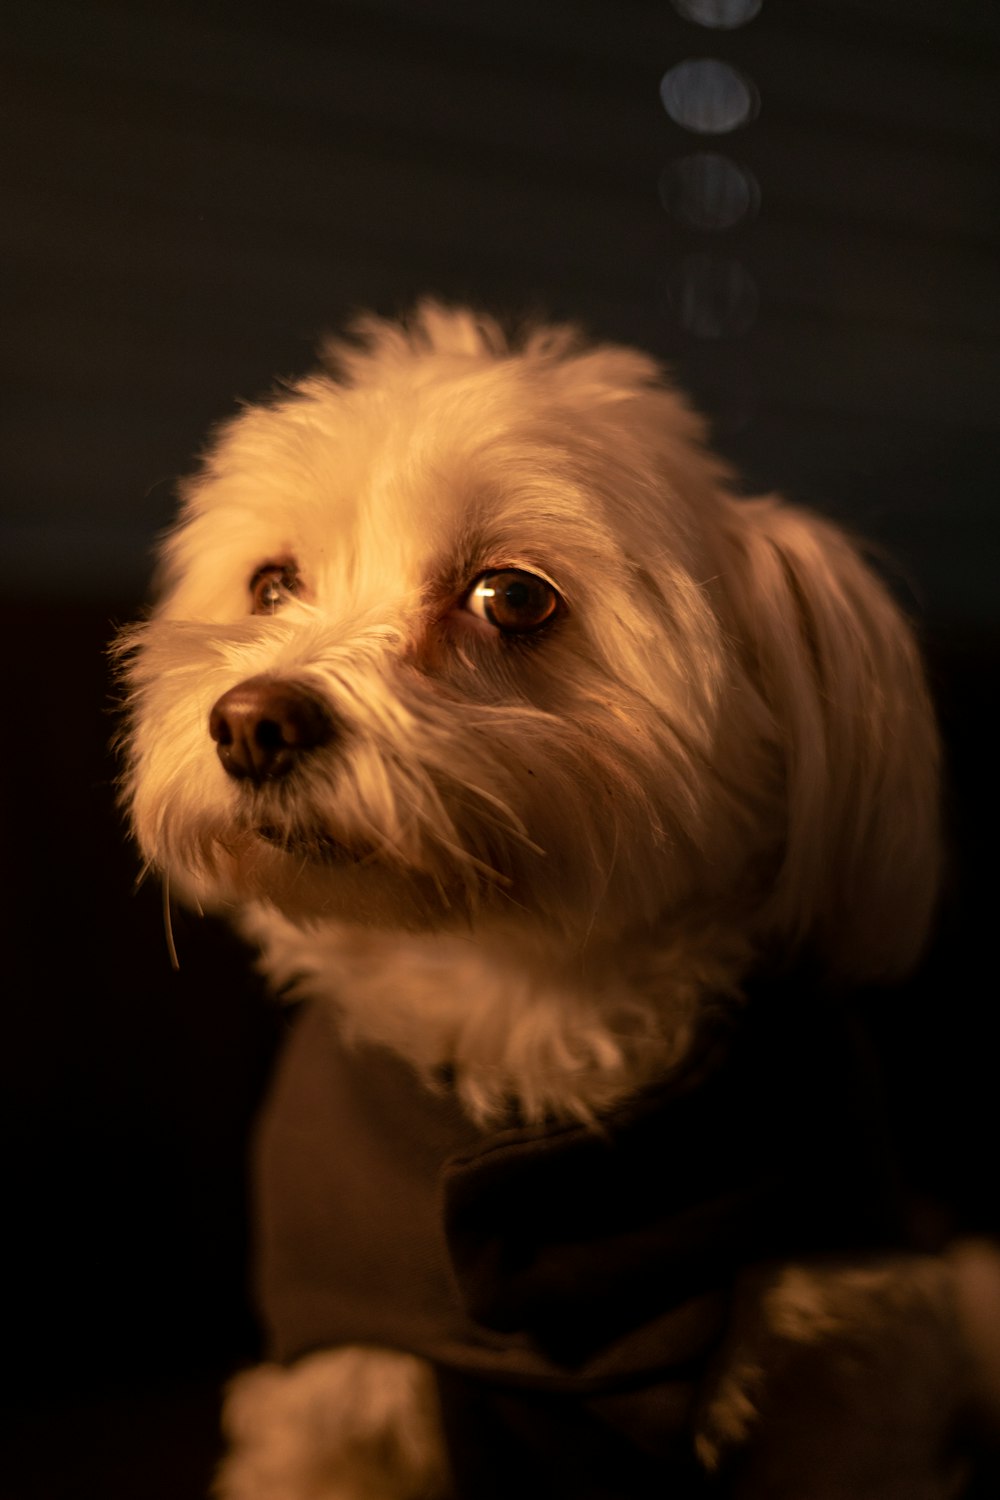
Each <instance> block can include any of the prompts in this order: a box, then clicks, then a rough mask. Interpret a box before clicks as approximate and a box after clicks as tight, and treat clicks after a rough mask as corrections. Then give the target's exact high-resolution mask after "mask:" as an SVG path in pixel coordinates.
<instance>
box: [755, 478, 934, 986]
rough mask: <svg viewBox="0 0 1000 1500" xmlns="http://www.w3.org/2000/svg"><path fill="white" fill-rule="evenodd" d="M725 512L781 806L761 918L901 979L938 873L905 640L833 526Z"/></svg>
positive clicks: (919, 701)
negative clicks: (779, 836)
mask: <svg viewBox="0 0 1000 1500" xmlns="http://www.w3.org/2000/svg"><path fill="white" fill-rule="evenodd" d="M730 519H731V530H730V533H729V540H730V543H731V550H730V558H731V559H732V562H733V567H732V570H731V572H728V573H727V578H726V586H727V592H728V595H729V599H730V603H731V605H732V607H733V608H734V609H735V611H736V613H737V616H738V620H739V627H738V633H739V635H740V637H741V638H742V639H744V640H746V641H749V643H750V650H751V652H752V660H750V661H749V662H748V663H747V664H746V665H747V668H748V670H749V671H750V672H751V673H752V675H753V676H754V678H755V680H756V682H757V685H758V687H759V689H760V691H761V693H762V695H763V697H764V700H765V702H766V703H767V705H768V708H769V710H770V713H771V715H772V718H773V724H774V736H775V750H776V752H777V755H778V764H779V766H780V768H781V774H782V776H783V778H784V791H785V797H784V801H785V806H786V809H787V834H786V840H785V849H784V860H783V863H782V866H781V868H780V871H779V873H778V876H777V879H776V882H775V886H774V890H773V895H772V897H771V901H770V906H769V910H768V916H769V924H768V925H769V926H770V929H771V931H773V932H775V933H778V932H781V933H784V934H786V935H789V936H791V937H793V938H797V939H799V940H808V941H811V942H812V943H814V944H816V945H817V946H818V948H819V950H820V951H821V952H822V953H823V955H824V957H825V958H826V959H827V961H828V963H829V964H830V965H831V967H832V969H833V972H835V973H838V974H841V975H843V976H845V977H849V978H852V979H862V980H865V979H874V978H884V977H890V976H892V975H896V974H899V973H902V972H904V971H905V970H906V969H907V968H909V967H910V966H911V965H912V964H913V962H914V961H915V960H916V958H917V957H918V955H919V952H920V950H921V948H922V946H923V943H924V941H925V938H926V935H927V930H928V926H929V922H930V917H931V914H932V910H933V907H934V902H935V898H936V894H937V887H938V879H939V867H940V832H939V829H940V819H939V790H938V777H939V747H938V738H937V731H936V727H935V721H934V715H933V711H932V708H931V704H930V700H929V695H928V692H927V687H926V684H925V681H924V676H923V671H922V667H921V663H920V659H919V655H918V652H917V648H916V644H915V642H914V638H913V635H912V633H911V631H910V629H909V627H908V625H907V624H906V622H905V620H904V619H903V617H902V615H901V613H900V611H899V610H898V609H897V607H896V605H895V604H894V603H893V601H892V600H891V598H890V597H889V594H888V592H887V591H886V589H885V588H884V587H883V586H882V584H881V583H880V582H879V581H878V579H877V578H876V577H875V575H874V574H873V573H872V572H871V571H870V570H869V568H868V567H867V566H866V564H865V563H864V562H862V560H861V557H860V556H859V554H858V552H857V551H856V550H855V548H854V547H853V545H852V544H851V543H850V542H849V541H848V540H847V538H846V537H845V536H844V535H843V533H842V532H841V531H840V530H838V529H837V528H836V527H835V526H833V525H831V524H829V523H828V522H825V521H823V520H821V519H820V518H818V517H815V516H812V515H807V514H805V513H803V512H801V511H798V510H796V509H795V508H794V507H791V506H785V505H780V504H778V503H776V502H774V501H772V500H769V499H763V500H745V501H734V502H732V504H731V507H730Z"/></svg>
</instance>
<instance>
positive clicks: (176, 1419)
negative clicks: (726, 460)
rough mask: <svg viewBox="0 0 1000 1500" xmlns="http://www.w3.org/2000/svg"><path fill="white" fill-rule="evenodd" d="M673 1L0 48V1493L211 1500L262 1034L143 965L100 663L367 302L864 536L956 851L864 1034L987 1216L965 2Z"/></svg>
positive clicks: (963, 1200)
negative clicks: (226, 472)
mask: <svg viewBox="0 0 1000 1500" xmlns="http://www.w3.org/2000/svg"><path fill="white" fill-rule="evenodd" d="M692 4H693V0H686V3H681V0H677V5H676V7H675V6H674V5H672V4H670V3H668V0H655V3H654V0H547V3H545V4H539V3H538V0H531V3H528V0H502V3H501V0H480V3H472V4H470V3H467V0H420V3H410V4H407V3H404V0H344V3H340V0H335V3H319V0H315V3H309V0H288V3H285V4H281V5H278V4H263V3H252V0H239V3H236V0H187V3H185V0H176V3H163V4H158V5H157V4H148V5H146V4H128V3H125V0H33V3H31V4H22V5H15V6H10V7H8V8H7V11H6V15H5V18H4V20H3V22H2V23H0V24H2V28H3V30H2V33H0V40H2V45H3V75H2V78H0V110H2V115H3V129H2V132H0V161H2V173H3V176H2V199H0V243H2V247H3V248H2V262H0V270H2V275H0V327H2V346H0V380H2V405H0V426H2V453H0V482H2V515H0V550H2V560H3V572H2V587H0V610H2V622H0V623H2V639H3V642H4V651H5V656H4V662H5V665H4V673H3V682H4V688H5V691H6V695H7V713H6V715H5V723H4V733H3V735H2V736H0V743H2V754H3V757H4V765H3V777H2V789H3V795H4V803H5V805H4V811H3V821H2V825H0V826H2V828H3V836H4V851H3V855H4V857H3V885H4V893H3V902H2V912H3V921H4V932H3V934H2V937H3V950H2V952H3V990H4V998H5V1014H4V1022H3V1036H4V1045H3V1047H2V1049H0V1055H2V1070H3V1084H4V1104H5V1111H6V1113H7V1124H8V1129H7V1131H6V1133H5V1138H4V1157H3V1171H4V1184H3V1194H2V1202H3V1206H4V1218H5V1222H6V1229H5V1231H4V1242H5V1245H6V1249H7V1251H8V1262H9V1268H8V1270H7V1274H6V1277H5V1282H4V1284H5V1288H6V1293H7V1297H6V1299H5V1300H6V1307H5V1311H4V1314H3V1317H4V1329H3V1332H4V1341H3V1347H4V1362H5V1365H6V1367H7V1370H8V1373H11V1372H16V1384H17V1387H18V1392H17V1398H16V1402H15V1404H14V1407H13V1416H14V1421H13V1423H12V1425H11V1446H10V1448H9V1450H8V1453H9V1457H8V1454H7V1453H5V1455H4V1457H3V1459H2V1460H0V1495H2V1496H3V1497H4V1500H6V1497H7V1496H8V1494H9V1495H10V1497H11V1500H34V1497H36V1496H38V1497H42V1500H59V1497H61V1496H63V1495H66V1496H70V1495H72V1496H73V1497H75V1500H80V1497H83V1500H86V1497H87V1496H90V1495H93V1496H95V1497H96V1496H100V1497H101V1500H119V1497H121V1500H130V1497H133V1496H138V1495H139V1494H142V1496H143V1500H158V1497H159V1496H161V1495H162V1496H164V1497H167V1496H169V1497H170V1500H184V1497H187V1496H191V1497H197V1496H200V1495H201V1494H202V1493H203V1491H204V1485H205V1476H206V1474H207V1472H208V1468H209V1465H210V1463H211V1460H212V1455H213V1453H214V1445H215V1437H214V1424H215V1415H216V1412H215V1400H216V1397H215V1391H216V1389H217V1386H218V1384H219V1382H220V1381H221V1379H223V1378H224V1376H225V1375H226V1374H227V1373H228V1372H230V1371H231V1370H233V1369H234V1368H235V1367H236V1366H238V1365H239V1364H240V1363H241V1362H243V1361H244V1360H249V1359H251V1358H253V1357H254V1354H255V1348H256V1332H255V1327H254V1323H253V1319H252V1313H251V1311H250V1308H249V1305H248V1300H247V1297H246V1292H245V1284H244V1273H243V1266H244V1258H245V1248H246V1220H245V1196H244V1175H243V1160H244V1150H245V1144H246V1133H247V1128H248V1122H249V1120H250V1118H251V1116H252V1112H253V1109H254V1106H255V1103H256V1100H257V1099H258V1097H259V1093H260V1089H261V1087H262V1086H263V1083H264V1081H265V1078H266V1075H267V1068H268V1064H269V1060H270V1058H271V1056H272V1052H273V1047H274V1044H275V1041H276V1039H277V1037H278V1035H279V1033H280V1027H281V1021H280V1018H279V1017H277V1016H276V1015H275V1013H274V1011H273V1009H272V1008H271V1007H270V1005H269V1004H268V1002H267V1001H266V1000H265V998H264V997H263V996H262V994H261V992H260V989H259V987H258V986H257V985H256V984H255V982H254V981H253V979H252V978H251V977H250V975H249V973H248V971H247V969H246V965H245V963H244V960H243V956H242V954H241V952H240V951H239V950H238V949H237V948H236V946H235V944H234V943H233V942H232V941H231V940H230V939H228V938H227V937H226V935H225V934H224V933H222V932H221V931H219V930H218V929H217V928H216V927H215V926H214V925H213V924H211V923H208V922H200V921H198V920H197V919H195V918H193V917H190V916H185V915H184V914H176V915H175V931H176V938H177V944H178V948H179V950H180V957H181V971H180V973H179V975H176V974H174V973H173V972H172V971H171V968H170V965H169V961H168V957H167V951H166V945H165V942H164V938H163V930H162V920H161V912H160V904H159V895H158V893H157V891H156V889H155V888H154V887H153V886H151V885H149V884H147V885H145V886H143V887H142V888H141V889H139V890H138V891H136V889H135V875H136V858H135V854H134V851H133V850H132V849H130V848H129V847H128V845H127V842H126V839H125V835H124V831H123V829H122V827H121V823H120V819H119V817H118V814H117V812H116V810H115V804H114V793H113V784H112V783H113V776H114V766H113V762H112V760H111V758H110V756H109V754H108V751H107V741H108V738H109V735H110V733H111V730H112V727H113V716H112V712H111V705H112V694H111V687H110V684H109V681H108V677H107V671H106V666H105V658H104V650H105V646H106V643H107V641H108V639H109V637H110V636H111V634H112V633H113V630H114V628H115V627H116V626H117V625H119V624H121V623H123V622H124V621H126V620H128V619H130V618H133V617H134V616H135V615H136V614H137V612H138V611H139V610H140V608H141V607H142V604H143V601H144V599H145V598H146V597H147V589H148V576H149V567H150V558H151V548H152V543H153V540H154V537H155V535H156V534H157V532H158V531H159V530H160V529H161V528H162V527H163V526H164V525H165V524H166V522H167V519H168V517H169V515H170V513H171V508H172V504H173V493H172V483H173V480H174V478H175V476H177V475H178V474H181V473H183V472H184V471H185V469H186V468H187V467H188V466H189V464H190V462H191V459H192V455H193V454H194V453H195V452H196V451H197V449H198V447H199V444H200V443H201V441H202V438H203V436H204V434H205V432H206V430H207V429H208V428H209V427H210V426H211V425H212V423H213V422H215V421H217V420H218V419H220V418H222V417H225V416H226V415H228V414H229V413H230V412H231V411H232V410H233V409H234V406H235V404H236V403H237V401H239V400H242V399H248V398H253V397H255V396H258V395H261V394H263V393H264V392H266V391H267V390H268V389H269V388H270V386H271V383H272V381H273V379H274V378H275V377H277V376H294V375H296V374H298V373H301V372H303V371H304V370H305V369H306V368H307V367H308V365H309V363H310V359H311V355H312V350H313V348H314V347H315V345H316V343H317V341H318V339H319V337H320V335H321V334H322V333H323V332H325V331H326V330H329V329H335V328H337V327H338V326H340V325H341V324H342V323H343V321H344V319H345V318H347V317H349V316H350V315H351V314H352V313H353V312H354V311H356V310H357V309H361V308H367V307H374V308H376V309H377V310H379V311H382V312H386V313H392V312H396V311H401V310H405V308H406V307H407V305H408V304H409V303H410V302H411V300H412V299H413V298H414V297H416V296H418V295H420V294H422V293H425V292H434V293H437V294H438V295H440V296H443V297H446V298H461V299H471V300H472V301H474V302H476V303H477V304H479V305H482V306H485V307H487V308H490V309H493V310H496V311H499V312H514V313H519V312H524V311H536V312H541V313H544V314H547V315H552V316H556V317H568V318H572V319H574V320H578V321H582V322H583V323H584V325H585V326H586V327H588V328H589V329H590V330H591V331H592V332H593V333H595V334H596V335H600V336H606V337H612V338H616V339H622V340H626V341H629V342H635V343H638V344H640V345H642V346H644V347H646V348H648V349H650V350H652V351H653V352H654V353H656V354H658V355H660V356H662V357H664V358H665V359H667V360H668V361H669V362H670V363H671V364H672V365H673V366H674V367H675V369H676V370H677V372H678V375H679V377H680V378H681V380H682V382H683V383H684V384H685V385H687V386H688V388H689V389H690V390H691V391H692V392H693V394H694V395H695V397H696V398H697V399H698V401H699V402H700V403H701V404H702V405H703V407H704V408H705V410H706V411H707V413H708V414H709V416H710V417H711V418H712V420H713V424H714V429H715V433H716V436H717V439H718V442H719V444H720V446H721V447H722V448H723V449H724V451H726V452H728V453H729V454H730V455H731V456H732V458H733V459H734V460H735V461H736V462H737V463H738V464H739V465H740V466H741V468H742V470H743V472H744V475H745V478H746V484H747V487H748V488H778V489H781V490H783V491H784V492H785V493H787V494H789V495H791V496H793V497H795V498H797V499H799V500H803V501H806V502H808V503H809V504H811V505H814V506H816V507H818V508H820V509H823V510H825V511H826V512H828V513H829V514H832V515H834V516H837V517H840V518H842V519H844V520H846V521H848V522H850V523H851V524H852V525H854V526H855V527H857V528H858V529H860V530H861V531H862V532H864V533H865V534H867V535H868V536H869V537H871V538H873V539H874V540H875V541H876V542H878V543H880V544H882V546H883V547H884V549H885V551H886V555H887V558H888V559H889V561H888V563H887V570H888V576H889V579H890V582H891V583H892V585H893V587H894V588H895V589H896V590H897V592H898V595H899V597H900V598H901V600H902V602H903V603H904V605H905V607H906V608H907V609H908V610H909V611H910V612H911V613H912V615H913V616H914V618H915V619H916V621H917V624H918V627H919V629H920V631H921V633H922V636H923V638H924V641H925V643H926V647H927V651H928V657H929V660H930V663H931V670H932V678H933V683H934V687H935V692H936V694H937V696H938V701H939V704H940V708H941V714H942V721H943V725H944V729H945V735H946V742H947V747H948V757H949V762H948V763H949V784H950V805H951V812H952V827H953V833H954V860H953V870H952V879H951V883H950V886H949V893H948V897H947V899H946V902H945V906H944V910H943V914H942V923H941V935H940V938H939V941H938V943H937V944H936V946H935V948H934V950H933V951H932V953H931V954H930V956H929V958H928V962H927V964H926V965H925V967H924V969H923V971H922V972H921V974H920V975H919V976H917V978H916V979H915V980H914V981H913V982H912V983H911V984H910V985H908V986H907V987H906V989H905V990H904V991H902V992H900V993H898V994H894V995H892V996H887V997H884V998H883V999H881V1000H880V1001H879V1002H878V1004H877V1006H876V1009H875V1016H876V1027H877V1031H878V1035H879V1039H880V1042H881V1044H882V1045H883V1049H884V1053H885V1057H886V1065H887V1071H888V1074H889V1083H890V1089H891V1098H892V1103H893V1110H894V1122H895V1126H896V1129H897V1132H898V1137H899V1142H900V1148H901V1153H902V1159H903V1164H904V1171H905V1173H906V1174H907V1177H908V1180H909V1184H910V1186H911V1188H912V1191H913V1194H914V1200H915V1202H916V1203H917V1205H918V1210H919V1222H920V1224H921V1225H922V1227H923V1230H924V1232H925V1234H926V1236H927V1238H928V1240H929V1241H933V1240H934V1239H935V1238H937V1237H940V1236H947V1235H948V1234H950V1233H954V1232H958V1231H961V1230H964V1229H970V1228H971V1229H977V1230H978V1229H997V1228H1000V1223H998V1220H1000V1203H998V1194H997V1190H996V1173H995V1165H994V1164H995V1157H996V1142H997V1116H998V1110H997V1102H996V1080H995V1072H996V1070H995V1066H994V1064H993V1061H992V1054H991V1049H990V1047H989V1045H988V1038H989V1033H988V1021H989V1012H990V1010H991V1008H992V1006H993V1005H994V1004H995V1001H993V1000H990V998H989V996H990V994H991V993H992V988H993V981H992V975H991V967H988V966H987V961H986V944H987V938H988V934H989V932H990V930H991V928H992V925H993V923H994V921H995V918H994V910H993V907H994V885H993V879H992V876H993V870H992V858H991V856H992V850H993V848H994V847H995V841H996V828H995V821H996V819H995V801H994V798H993V783H994V781H995V776H994V775H993V762H994V760H995V756H994V754H993V748H992V739H991V735H992V731H991V730H989V729H988V728H987V713H988V711H989V710H990V709H991V708H992V706H993V697H994V693H993V682H994V674H995V668H996V645H997V634H998V625H1000V600H998V590H997V584H996V576H997V566H996V565H997V541H998V529H1000V528H998V509H997V503H996V475H997V472H998V460H1000V418H998V412H997V408H998V402H997V390H998V374H1000V361H998V337H997V335H998V328H1000V295H998V291H1000V279H998V275H997V258H996V257H997V248H998V238H1000V236H998V227H1000V226H998V206H997V172H996V165H995V162H996V156H995V153H996V149H997V145H998V135H1000V131H998V107H997V99H998V95H1000V89H998V68H997V63H998V58H1000V11H998V9H997V7H996V6H995V4H993V3H992V0H981V3H976V0H948V3H947V4H942V3H940V0H808V3H804V0H784V3H782V0H764V4H763V8H762V9H761V11H760V13H759V15H757V16H756V17H755V18H754V19H752V20H751V21H750V22H749V23H748V24H746V25H745V26H741V27H736V28H730V29H719V28H713V27H709V26H705V25H702V24H698V23H697V21H695V20H692V19H690V18H687V16H686V15H685V12H687V11H688V10H689V9H690V7H691V5H692ZM705 57H713V58H718V59H722V60H728V61H729V62H730V63H732V64H733V65H735V66H736V67H737V68H738V69H739V70H740V71H741V73H742V74H743V75H745V76H746V77H748V78H749V79H750V80H752V84H753V87H754V89H755V91H756V94H757V96H758V98H759V112H758V113H757V115H756V118H755V119H754V120H753V121H752V122H751V123H749V124H747V125H746V126H745V127H744V128H741V129H739V130H736V131H735V132H733V133H732V134H727V135H717V136H703V137H699V136H698V135H696V134H692V133H691V132H689V131H687V130H685V129H683V128H682V127H681V126H679V125H678V124H676V123H674V122H673V121H672V120H671V119H670V117H669V116H668V114H667V113H666V111H665V109H664V107H663V105H662V103H661V100H660V92H659V88H660V80H661V78H662V76H663V75H664V73H665V72H666V71H667V70H668V69H670V68H671V67H673V66H675V65H676V64H677V63H679V62H681V61H683V60H684V59H689V58H705ZM704 150H708V151H713V152H717V153H722V154H724V155H725V156H726V157H728V158H729V159H731V160H732V161H733V162H735V163H738V164H739V166H740V167H741V168H742V169H743V171H744V172H749V173H752V174H753V178H754V179H755V181H756V185H757V190H758V196H759V207H758V210H757V212H756V213H755V214H751V215H748V216H747V217H746V218H745V219H743V220H742V221H740V222H739V223H738V224H736V225H735V226H733V227H730V228H726V229H722V230H718V229H716V230H704V229H699V228H697V227H691V225H690V224H686V223H684V222H683V220H682V219H679V218H678V216H677V212H676V209H677V205H676V201H675V195H673V194H672V193H671V190H670V184H671V182H673V181H674V178H673V177H672V176H671V175H670V173H671V170H672V167H674V168H675V164H676V163H677V162H678V161H679V160H681V159H682V158H683V157H685V156H686V155H688V154H690V153H691V152H693V151H704ZM664 174H666V176H664ZM664 200H665V202H664ZM706 255H707V256H710V257H712V258H713V259H711V260H710V261H709V262H707V263H706V261H705V260H704V257H705V256H706ZM692 257H694V259H693V260H692ZM720 262H721V265H722V269H721V271H720V269H719V267H720ZM706 264H707V265H708V270H707V271H706ZM734 265H735V269H734ZM706 278H707V279H706Z"/></svg>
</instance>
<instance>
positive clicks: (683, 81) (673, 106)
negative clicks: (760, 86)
mask: <svg viewBox="0 0 1000 1500" xmlns="http://www.w3.org/2000/svg"><path fill="white" fill-rule="evenodd" d="M660 98H661V99H662V101H663V107H664V109H665V110H666V112H667V114H668V115H669V116H670V118H671V119H672V120H674V121H675V122H676V123H677V124H678V125H683V127H684V128H685V130H695V131H698V132H699V134H701V135H724V134H725V133H726V132H727V131H729V130H737V129H739V127H740V126H741V125H747V124H749V122H750V121H751V120H752V119H754V117H755V116H756V114H757V111H758V109H759V107H760V99H759V96H758V93H757V89H756V87H755V85H754V83H753V80H752V79H750V78H747V77H746V75H745V74H743V73H740V72H739V71H738V70H737V69H736V68H734V67H732V66H731V65H730V64H729V63H726V62H722V61H720V59H719V58H717V57H687V58H685V59H684V61H683V62H679V63H676V64H675V65H674V67H672V68H670V69H669V70H668V71H667V72H666V73H664V75H663V77H662V79H661V80H660Z"/></svg>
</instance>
